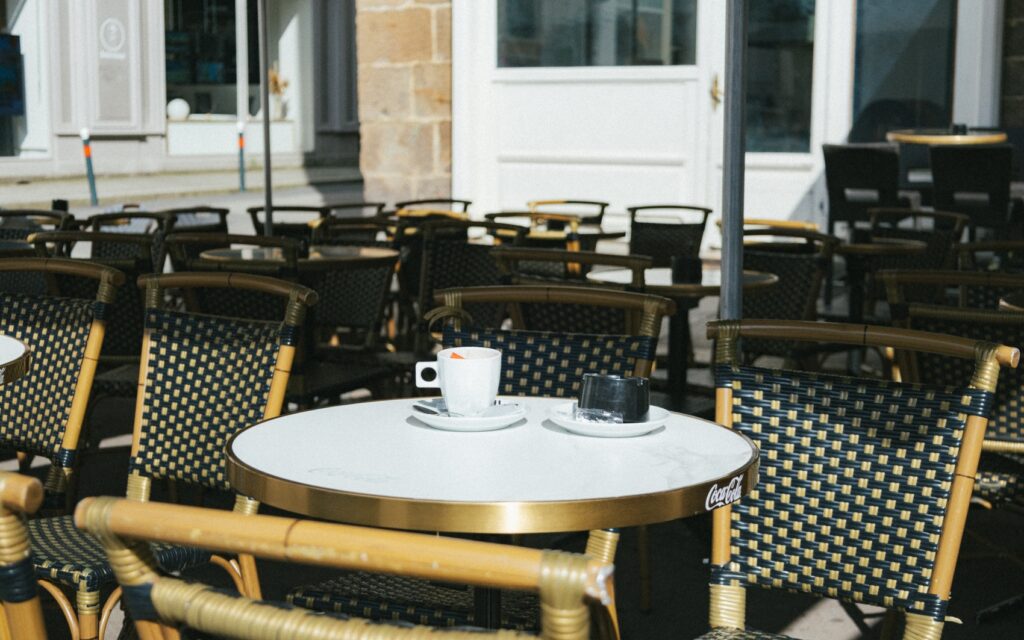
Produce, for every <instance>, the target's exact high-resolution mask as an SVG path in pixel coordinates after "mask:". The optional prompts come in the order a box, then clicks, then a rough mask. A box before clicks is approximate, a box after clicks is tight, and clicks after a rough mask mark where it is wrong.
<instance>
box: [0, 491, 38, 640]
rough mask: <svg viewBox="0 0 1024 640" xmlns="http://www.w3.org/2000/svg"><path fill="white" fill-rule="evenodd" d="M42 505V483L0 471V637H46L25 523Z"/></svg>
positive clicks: (19, 639) (16, 639) (17, 639)
mask: <svg viewBox="0 0 1024 640" xmlns="http://www.w3.org/2000/svg"><path fill="white" fill-rule="evenodd" d="M42 503H43V487H42V485H41V484H39V480H36V479H35V478H30V477H28V476H23V475H19V474H17V473H10V472H0V577H2V579H0V631H6V634H0V635H4V637H6V638H11V639H12V640H39V639H40V638H46V627H45V626H44V624H43V609H42V607H41V606H40V604H39V593H38V589H37V587H36V575H35V572H34V571H33V570H32V552H31V549H30V548H29V544H28V533H27V532H26V531H25V523H24V517H25V516H26V515H31V514H33V513H35V512H36V510H37V509H38V508H39V506H40V505H41V504H42Z"/></svg>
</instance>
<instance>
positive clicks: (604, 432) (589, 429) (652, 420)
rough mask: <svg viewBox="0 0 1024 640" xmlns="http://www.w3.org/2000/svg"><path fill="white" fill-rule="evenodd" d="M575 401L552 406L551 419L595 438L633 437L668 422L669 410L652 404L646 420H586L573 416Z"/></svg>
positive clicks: (566, 427)
mask: <svg viewBox="0 0 1024 640" xmlns="http://www.w3.org/2000/svg"><path fill="white" fill-rule="evenodd" d="M575 405H576V403H575V402H566V403H565V404H560V405H557V406H555V407H552V408H551V410H550V411H549V412H548V417H549V418H551V421H552V422H554V423H555V424H557V425H558V426H560V427H562V428H563V429H565V430H566V431H570V432H572V433H575V434H578V435H581V436H592V437H595V438H632V437H635V436H642V435H644V434H645V433H650V432H652V431H654V430H655V429H657V428H659V427H661V426H662V425H664V424H665V423H666V422H668V416H669V412H668V411H667V410H665V409H662V408H661V407H655V406H654V405H651V410H650V413H648V414H647V421H646V422H622V423H617V422H616V423H607V422H585V421H582V420H577V419H576V418H574V417H573V412H572V410H573V407H574V406H575Z"/></svg>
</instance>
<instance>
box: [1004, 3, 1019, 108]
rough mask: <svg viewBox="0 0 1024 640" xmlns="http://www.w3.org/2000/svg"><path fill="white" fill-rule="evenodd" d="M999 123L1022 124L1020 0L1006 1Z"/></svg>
mask: <svg viewBox="0 0 1024 640" xmlns="http://www.w3.org/2000/svg"><path fill="white" fill-rule="evenodd" d="M1003 10H1004V12H1005V14H1004V15H1005V30H1004V31H1003V83H1002V90H1003V102H1002V105H1001V106H1002V109H1001V110H1000V111H1001V113H1002V123H1001V124H1002V126H1003V127H1005V128H1019V127H1024V0H1006V4H1005V5H1004V9H1003Z"/></svg>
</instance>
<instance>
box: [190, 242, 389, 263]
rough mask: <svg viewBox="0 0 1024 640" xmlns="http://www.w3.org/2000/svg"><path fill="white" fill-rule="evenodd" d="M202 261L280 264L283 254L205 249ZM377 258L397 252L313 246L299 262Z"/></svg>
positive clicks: (274, 249)
mask: <svg viewBox="0 0 1024 640" xmlns="http://www.w3.org/2000/svg"><path fill="white" fill-rule="evenodd" d="M199 257H200V258H203V259H204V260H217V261H224V262H229V261H235V260H248V261H253V262H281V261H282V260H284V252H282V251H281V249H280V248H279V247H243V248H240V249H228V248H225V249H207V250H206V251H203V252H202V253H201V254H199ZM377 258H396V259H397V258H398V252H397V251H395V250H393V249H385V248H383V247H354V246H345V245H322V246H313V247H310V249H309V256H308V257H306V258H300V260H299V261H300V262H305V261H314V262H315V261H318V260H333V261H346V260H375V259H377Z"/></svg>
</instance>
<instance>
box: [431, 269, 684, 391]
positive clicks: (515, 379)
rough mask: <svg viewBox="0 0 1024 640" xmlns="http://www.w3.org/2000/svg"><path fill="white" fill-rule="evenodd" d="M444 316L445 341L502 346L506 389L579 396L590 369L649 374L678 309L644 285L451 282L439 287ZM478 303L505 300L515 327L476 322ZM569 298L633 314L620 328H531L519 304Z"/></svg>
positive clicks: (568, 302)
mask: <svg viewBox="0 0 1024 640" xmlns="http://www.w3.org/2000/svg"><path fill="white" fill-rule="evenodd" d="M437 296H438V297H437V300H438V303H439V304H443V307H441V308H439V310H438V311H439V313H438V314H437V319H445V320H446V322H445V326H444V329H443V334H442V335H443V344H444V346H445V347H446V348H447V347H457V346H479V347H490V348H493V349H499V350H501V351H502V357H503V361H502V382H501V385H500V387H499V389H498V392H499V393H501V394H506V395H532V396H556V397H574V396H576V395H577V394H578V391H579V385H580V382H581V380H582V378H583V374H585V373H602V374H618V375H623V376H648V375H650V371H651V365H652V363H653V362H654V355H655V349H656V347H657V343H658V330H659V329H660V327H661V320H662V318H663V317H664V316H666V315H670V314H672V313H673V312H674V311H675V306H674V304H673V303H672V301H671V300H668V299H666V298H661V297H659V296H652V295H646V294H640V293H628V292H623V291H611V290H604V289H590V288H581V287H558V286H539V285H522V286H502V287H467V288H461V289H449V290H445V291H440V292H438V294H437ZM474 303H487V304H503V305H509V306H510V308H511V309H512V327H513V328H512V329H510V330H506V329H500V328H498V327H496V326H495V325H491V326H488V325H485V324H478V323H475V322H474V319H473V317H472V314H471V313H467V309H469V308H471V305H472V304H474ZM544 305H547V306H559V305H565V306H569V307H573V308H576V309H578V310H579V309H589V310H590V311H591V312H592V313H593V315H595V316H596V315H600V314H601V313H603V312H605V311H608V310H611V311H613V312H615V313H616V314H618V315H619V316H620V317H621V316H622V315H623V314H628V315H630V316H632V317H633V318H634V319H633V320H632V321H631V322H630V323H629V324H630V325H631V326H632V327H633V329H632V330H630V331H622V332H621V333H617V334H613V333H569V332H561V331H543V330H532V327H531V326H530V325H529V324H528V323H524V322H523V315H522V314H520V313H518V312H517V311H516V308H517V307H529V306H544Z"/></svg>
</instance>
